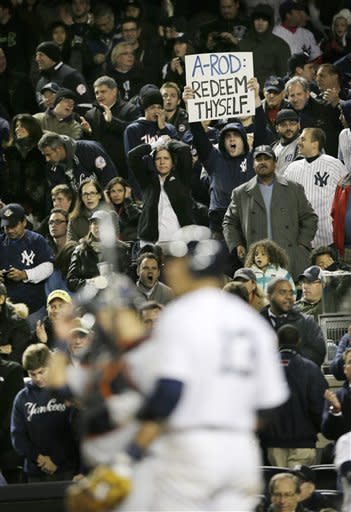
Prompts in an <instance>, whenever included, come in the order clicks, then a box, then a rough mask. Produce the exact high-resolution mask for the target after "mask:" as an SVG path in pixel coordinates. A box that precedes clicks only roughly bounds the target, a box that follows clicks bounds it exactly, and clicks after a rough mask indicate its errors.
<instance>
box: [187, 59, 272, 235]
mask: <svg viewBox="0 0 351 512" xmlns="http://www.w3.org/2000/svg"><path fill="white" fill-rule="evenodd" d="M185 64H186V73H187V82H188V84H189V85H187V86H185V88H184V93H183V99H184V101H185V102H186V103H187V109H188V114H189V120H190V121H191V122H190V128H191V132H192V134H193V145H194V147H195V148H196V149H197V152H198V154H199V158H200V160H201V161H202V163H203V165H204V167H205V169H206V171H207V173H208V174H209V176H210V208H209V218H210V228H211V231H212V234H213V236H214V237H215V238H219V239H220V238H223V235H222V221H223V217H224V214H225V212H226V209H227V208H228V205H229V203H230V197H231V192H232V190H233V189H234V188H236V187H238V186H239V185H242V184H243V183H246V182H247V181H248V180H250V179H251V178H252V177H253V176H254V175H255V173H254V170H253V161H252V155H251V152H250V149H249V144H248V141H247V135H246V132H245V128H244V127H243V125H242V124H241V123H240V122H230V123H227V124H226V125H225V126H224V127H223V128H222V130H221V132H220V137H219V144H218V148H217V147H216V146H213V145H212V144H211V142H210V141H209V139H208V137H207V135H206V133H205V131H204V129H203V127H202V124H201V122H200V121H204V120H206V119H217V118H225V119H227V118H228V117H230V118H233V117H234V116H235V117H240V116H241V117H246V116H250V115H254V116H255V120H254V133H255V138H254V145H258V144H263V143H267V142H268V141H267V140H266V138H265V137H266V135H267V127H266V118H265V115H264V111H263V108H262V105H261V99H260V96H259V84H258V82H257V80H256V78H254V77H253V66H252V54H250V53H237V54H234V53H219V54H203V55H190V56H186V61H185ZM246 73H247V74H246Z"/></svg>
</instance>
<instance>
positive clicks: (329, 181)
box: [284, 154, 347, 247]
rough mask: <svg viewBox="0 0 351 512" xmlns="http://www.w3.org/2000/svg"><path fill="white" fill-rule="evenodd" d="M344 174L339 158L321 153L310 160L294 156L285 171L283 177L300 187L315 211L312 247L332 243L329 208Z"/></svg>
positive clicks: (344, 168) (345, 170) (345, 172)
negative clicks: (315, 231) (294, 160)
mask: <svg viewBox="0 0 351 512" xmlns="http://www.w3.org/2000/svg"><path fill="white" fill-rule="evenodd" d="M346 174H347V169H346V167H345V166H344V165H343V164H342V163H341V162H340V160H338V159H337V158H334V157H332V156H330V155H324V154H322V155H320V156H319V157H318V158H316V159H315V160H313V161H312V162H310V163H309V162H308V161H307V160H306V159H305V158H304V159H303V160H297V161H296V162H293V163H292V164H290V165H289V166H288V167H287V169H286V171H285V174H284V177H285V178H286V179H288V180H290V181H295V182H296V183H300V184H301V185H302V186H303V187H304V189H305V194H306V197H307V199H308V200H309V202H310V203H311V205H312V207H313V209H314V211H315V212H316V213H317V215H318V218H319V220H318V229H317V233H316V236H315V237H314V240H313V241H312V246H313V247H317V246H319V245H330V244H332V243H333V231H332V218H331V215H330V210H331V206H332V202H333V198H334V193H335V189H336V185H337V184H338V181H339V180H340V178H342V177H343V176H345V175H346Z"/></svg>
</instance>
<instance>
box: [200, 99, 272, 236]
mask: <svg viewBox="0 0 351 512" xmlns="http://www.w3.org/2000/svg"><path fill="white" fill-rule="evenodd" d="M257 111H259V121H262V122H263V125H264V126H261V130H257V124H256V123H257V119H256V122H255V139H256V140H257V138H256V133H258V132H260V133H261V134H262V132H264V131H265V125H266V123H265V120H264V119H263V120H262V119H261V118H262V117H264V112H263V109H262V107H259V108H258V109H256V118H257ZM190 126H191V131H192V134H193V137H194V138H193V146H194V147H195V148H196V149H197V152H198V154H199V158H200V160H201V162H202V163H203V165H204V167H205V169H206V171H207V173H208V175H209V177H210V208H209V215H210V226H211V228H212V229H213V230H215V231H221V230H222V221H223V217H224V214H225V212H226V210H227V208H228V205H229V203H230V199H231V193H232V190H233V189H234V188H236V187H238V186H239V185H242V184H243V183H246V182H247V181H249V180H250V179H251V178H252V177H253V176H255V171H254V169H253V158H252V154H251V152H250V149H249V144H248V141H247V135H246V131H245V128H244V126H243V125H242V124H241V123H240V122H235V123H228V124H226V125H225V126H224V128H222V130H221V132H220V136H219V144H218V147H216V146H214V145H213V144H212V143H211V142H210V140H209V139H208V136H207V134H206V133H205V131H204V129H203V127H202V125H201V123H191V125H190ZM229 131H235V132H238V133H239V134H240V136H241V138H242V140H243V143H244V152H243V153H242V154H241V155H239V156H236V157H231V156H229V154H228V153H227V151H226V149H225V147H224V137H225V134H226V133H227V132H229ZM260 143H261V144H264V143H265V142H263V141H260ZM255 144H256V145H259V144H257V143H256V141H255Z"/></svg>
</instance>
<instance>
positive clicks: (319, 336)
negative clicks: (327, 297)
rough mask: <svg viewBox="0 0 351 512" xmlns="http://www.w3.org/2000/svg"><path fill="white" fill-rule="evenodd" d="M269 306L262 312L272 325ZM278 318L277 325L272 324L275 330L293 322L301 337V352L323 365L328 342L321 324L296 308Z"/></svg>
mask: <svg viewBox="0 0 351 512" xmlns="http://www.w3.org/2000/svg"><path fill="white" fill-rule="evenodd" d="M269 307H270V306H269V305H268V306H266V307H265V308H263V309H262V311H261V312H260V314H261V315H262V316H263V317H264V318H265V319H266V320H267V321H268V322H269V323H270V324H271V325H272V323H271V322H270V317H269V314H268V309H269ZM276 320H277V321H276V325H272V327H273V328H274V330H275V331H277V330H278V329H279V327H281V326H282V325H285V324H291V325H293V326H294V327H296V329H297V330H298V331H299V335H300V339H301V345H300V346H299V352H300V354H301V355H302V356H303V357H305V358H306V359H310V361H313V362H314V363H316V364H317V365H318V366H321V364H322V363H323V361H324V358H325V353H326V342H325V339H324V336H323V332H322V330H321V328H320V326H319V325H318V324H317V322H315V320H314V319H313V317H312V316H310V315H305V314H304V313H300V311H297V310H296V309H291V310H290V311H288V313H287V314H286V315H284V316H283V315H282V316H280V317H277V318H276Z"/></svg>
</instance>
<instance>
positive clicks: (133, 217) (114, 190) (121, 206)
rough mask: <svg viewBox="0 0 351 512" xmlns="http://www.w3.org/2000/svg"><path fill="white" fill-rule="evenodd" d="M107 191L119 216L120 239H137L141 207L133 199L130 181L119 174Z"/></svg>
mask: <svg viewBox="0 0 351 512" xmlns="http://www.w3.org/2000/svg"><path fill="white" fill-rule="evenodd" d="M105 192H106V196H107V200H108V201H109V203H110V204H111V206H112V207H113V208H114V210H115V211H116V212H117V213H118V216H119V228H120V233H119V238H120V240H136V239H137V228H138V221H139V217H140V214H141V208H140V207H139V206H138V205H137V203H135V202H134V201H133V197H132V189H131V187H130V185H129V183H128V182H127V181H126V180H125V179H124V178H121V177H119V176H118V177H117V178H112V180H111V181H109V182H108V184H107V186H106V191H105Z"/></svg>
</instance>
